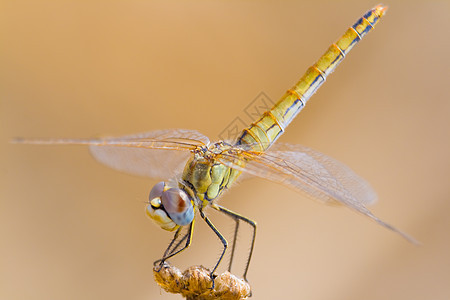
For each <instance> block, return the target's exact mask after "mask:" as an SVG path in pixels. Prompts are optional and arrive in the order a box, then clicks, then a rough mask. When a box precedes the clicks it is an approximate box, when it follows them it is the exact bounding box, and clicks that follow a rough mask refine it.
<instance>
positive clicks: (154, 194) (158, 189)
mask: <svg viewBox="0 0 450 300" xmlns="http://www.w3.org/2000/svg"><path fill="white" fill-rule="evenodd" d="M164 185H165V183H164V181H161V182H158V183H157V184H155V186H154V187H153V188H152V190H151V191H150V195H149V196H148V200H149V201H150V202H151V201H152V200H153V199H155V198H158V197H161V195H162V193H163V190H164Z"/></svg>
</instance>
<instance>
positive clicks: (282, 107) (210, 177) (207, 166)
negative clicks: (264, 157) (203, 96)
mask: <svg viewBox="0 0 450 300" xmlns="http://www.w3.org/2000/svg"><path fill="white" fill-rule="evenodd" d="M385 9H386V8H385V7H382V6H377V7H375V8H373V9H372V10H370V11H369V12H367V13H366V14H365V15H364V16H363V17H362V18H360V19H359V20H358V21H357V22H356V23H355V24H354V25H353V26H352V27H350V28H349V29H348V30H347V31H346V32H345V34H344V35H343V36H342V37H341V38H340V39H339V40H338V41H337V42H336V43H334V44H332V45H331V46H330V47H329V48H328V50H327V51H326V52H325V54H324V55H322V57H320V58H319V60H318V61H317V62H316V63H315V64H314V65H313V66H311V67H310V68H308V70H307V71H306V73H305V75H303V77H302V78H301V79H300V81H299V82H298V83H297V84H295V85H294V86H293V87H292V88H291V89H290V90H288V91H287V92H286V93H285V94H284V95H283V97H282V98H281V99H280V100H279V101H278V102H277V103H276V104H275V105H274V107H272V109H271V110H269V111H267V112H265V113H264V114H263V116H262V117H261V118H260V119H259V120H258V121H256V122H255V123H253V124H252V125H251V126H250V127H249V128H247V129H244V130H243V132H242V134H241V136H240V137H239V138H238V139H237V141H236V144H235V146H232V145H228V144H225V143H223V142H218V143H216V144H212V145H210V146H209V148H207V147H200V148H198V149H197V150H196V151H197V152H194V154H193V155H192V157H191V159H190V160H189V161H188V163H187V164H186V167H185V169H184V172H183V176H182V178H183V183H180V188H182V187H183V186H188V187H189V190H191V191H192V192H193V193H195V194H196V198H197V199H198V200H200V203H198V205H202V206H206V205H207V204H208V203H209V202H211V201H213V200H214V199H215V198H217V197H218V196H219V195H220V194H221V193H222V192H223V191H224V190H225V189H226V188H228V187H230V185H231V184H232V183H233V182H235V181H236V179H237V178H238V177H239V175H240V174H241V172H240V171H238V170H236V169H232V168H230V167H227V166H224V165H223V164H221V163H219V162H216V161H215V160H214V157H216V156H217V155H219V156H220V154H221V153H226V152H227V151H230V150H232V151H235V152H239V151H241V150H249V151H254V152H264V151H265V150H266V149H267V148H269V147H270V146H271V145H272V144H273V143H274V142H275V140H276V139H277V138H278V137H279V136H280V135H281V134H282V133H283V131H284V130H285V129H286V127H287V126H288V125H289V124H290V123H291V121H292V120H293V119H294V118H295V116H296V115H297V114H298V113H299V112H300V110H301V109H302V108H303V107H304V106H305V104H306V102H307V101H308V99H309V98H310V97H311V96H312V95H313V94H314V93H315V92H316V90H317V89H318V88H319V87H320V86H321V85H322V83H323V82H324V81H325V79H326V78H327V76H328V75H329V74H330V73H331V72H333V71H334V69H335V68H336V67H337V65H338V64H339V63H340V62H341V61H342V60H343V59H344V57H345V55H346V54H347V53H348V52H349V51H350V49H352V48H353V46H354V45H356V43H358V42H359V41H360V40H361V38H362V37H363V36H364V35H366V34H367V33H368V32H369V31H370V30H371V29H373V26H374V25H375V24H376V23H377V22H378V21H379V19H380V18H381V16H382V15H383V14H384V10H385ZM238 157H239V156H238ZM241 158H242V159H243V160H239V159H236V161H235V162H234V163H237V164H239V166H241V167H244V164H245V157H241Z"/></svg>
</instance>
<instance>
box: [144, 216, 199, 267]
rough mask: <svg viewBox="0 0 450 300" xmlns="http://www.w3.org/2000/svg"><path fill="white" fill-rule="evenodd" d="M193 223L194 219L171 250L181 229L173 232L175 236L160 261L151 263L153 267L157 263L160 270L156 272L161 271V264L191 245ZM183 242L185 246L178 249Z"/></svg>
mask: <svg viewBox="0 0 450 300" xmlns="http://www.w3.org/2000/svg"><path fill="white" fill-rule="evenodd" d="M194 223H195V219H194V220H193V221H192V222H191V224H190V225H189V229H188V232H187V233H186V234H185V235H184V236H183V237H182V238H181V240H180V241H179V242H177V243H176V245H175V247H173V248H172V246H173V244H174V243H175V241H176V240H177V238H178V236H179V235H180V232H181V230H182V227H180V228H178V229H177V231H176V232H175V235H174V236H173V239H172V241H171V242H170V244H169V246H168V247H167V249H166V251H164V255H163V257H162V258H161V259H158V260H156V261H155V262H154V263H153V265H157V264H158V263H159V266H160V268H159V270H158V272H159V271H160V270H161V268H162V266H163V264H164V262H165V261H166V260H168V259H169V258H171V257H173V256H175V255H177V254H178V253H180V252H181V251H183V250H185V249H186V248H188V247H189V246H190V245H191V241H192V236H193V233H194ZM184 240H186V244H185V245H184V246H183V247H182V248H181V249H178V248H179V247H180V245H181V243H183V241H184ZM177 249H178V250H177Z"/></svg>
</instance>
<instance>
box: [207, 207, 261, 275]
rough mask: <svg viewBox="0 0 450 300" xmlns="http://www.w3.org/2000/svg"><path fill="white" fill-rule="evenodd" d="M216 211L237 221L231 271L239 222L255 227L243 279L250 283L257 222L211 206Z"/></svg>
mask: <svg viewBox="0 0 450 300" xmlns="http://www.w3.org/2000/svg"><path fill="white" fill-rule="evenodd" d="M211 206H212V207H213V208H214V209H216V210H218V211H220V212H222V213H224V214H226V215H227V216H229V217H231V218H233V219H234V220H235V221H236V227H235V231H234V238H233V247H232V250H231V251H232V252H231V258H230V260H231V261H230V266H229V267H230V269H231V263H232V260H233V254H234V249H235V245H236V238H237V232H238V224H239V220H242V221H244V222H246V223H248V224H250V226H252V227H253V236H252V245H251V247H250V252H249V254H248V259H247V265H246V266H245V271H244V275H243V276H242V277H244V280H245V281H246V282H248V280H247V272H248V268H249V266H250V260H251V258H252V254H253V248H254V246H255V238H256V222H255V221H253V220H250V219H249V218H247V217H244V216H242V215H240V214H238V213H235V212H234V211H231V210H229V209H228V208H225V207H223V206H220V205H217V204H213V205H211ZM230 269H229V271H230V272H231V270H230Z"/></svg>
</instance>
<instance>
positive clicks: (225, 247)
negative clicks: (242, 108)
mask: <svg viewBox="0 0 450 300" xmlns="http://www.w3.org/2000/svg"><path fill="white" fill-rule="evenodd" d="M199 212H200V216H201V217H202V219H203V220H205V222H206V224H208V226H209V227H210V228H211V229H212V231H214V233H215V234H216V235H217V236H218V237H219V239H220V241H221V242H222V244H223V250H222V254H220V257H219V260H218V261H217V263H216V265H215V266H214V268H213V269H212V271H211V274H210V277H211V280H212V287H211V289H214V272H215V271H216V270H217V267H218V266H219V264H220V262H221V261H222V259H223V256H224V255H225V252H226V251H227V248H228V242H227V240H226V239H225V237H224V236H223V235H222V234H221V233H220V232H219V230H217V228H216V227H215V226H214V224H213V223H211V221H210V220H209V219H208V217H207V216H206V215H205V214H204V213H203V210H202V209H199Z"/></svg>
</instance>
